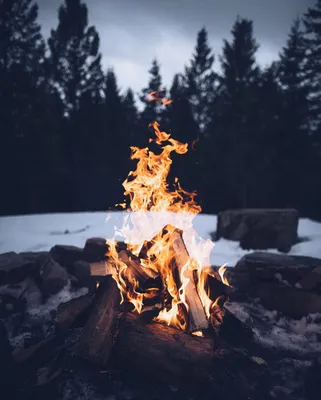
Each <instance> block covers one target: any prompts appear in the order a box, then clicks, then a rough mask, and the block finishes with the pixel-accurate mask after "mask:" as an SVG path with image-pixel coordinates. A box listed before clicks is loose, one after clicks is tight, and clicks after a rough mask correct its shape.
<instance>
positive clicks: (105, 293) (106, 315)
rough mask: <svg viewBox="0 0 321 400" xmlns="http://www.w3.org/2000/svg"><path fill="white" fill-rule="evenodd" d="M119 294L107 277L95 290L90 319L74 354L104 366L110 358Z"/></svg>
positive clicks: (116, 324)
mask: <svg viewBox="0 0 321 400" xmlns="http://www.w3.org/2000/svg"><path fill="white" fill-rule="evenodd" d="M119 304H120V293H119V289H118V287H117V284H116V281H115V280H114V279H113V278H112V277H111V276H108V277H106V279H105V280H104V281H103V282H101V284H100V285H99V288H98V290H97V294H96V299H95V303H94V306H93V309H92V311H91V314H90V317H89V319H88V321H87V323H86V325H85V327H84V329H83V331H82V332H81V335H80V337H79V339H78V342H77V343H76V345H75V347H74V353H75V354H76V355H77V356H79V357H81V358H85V359H87V360H90V361H92V362H93V363H95V364H98V365H101V366H104V365H105V364H106V363H107V361H108V359H109V356H110V351H111V349H112V346H113V343H114V340H115V336H116V333H117V326H118V310H119Z"/></svg>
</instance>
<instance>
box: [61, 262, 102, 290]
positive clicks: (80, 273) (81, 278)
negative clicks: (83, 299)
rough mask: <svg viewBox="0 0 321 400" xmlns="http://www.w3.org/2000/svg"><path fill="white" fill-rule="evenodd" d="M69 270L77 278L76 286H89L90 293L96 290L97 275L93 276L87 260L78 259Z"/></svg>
mask: <svg viewBox="0 0 321 400" xmlns="http://www.w3.org/2000/svg"><path fill="white" fill-rule="evenodd" d="M68 271H69V273H70V274H71V275H72V276H74V277H75V279H76V280H77V282H75V285H74V286H76V287H87V288H88V290H89V292H90V293H92V292H94V291H95V290H96V279H95V278H96V277H94V276H91V273H90V264H89V263H88V262H87V261H76V262H75V263H73V264H72V266H71V267H69V268H68Z"/></svg>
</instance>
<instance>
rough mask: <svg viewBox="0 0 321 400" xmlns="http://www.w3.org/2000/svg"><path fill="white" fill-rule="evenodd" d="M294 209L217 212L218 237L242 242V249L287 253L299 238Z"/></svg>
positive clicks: (297, 221) (297, 216) (297, 220)
mask: <svg viewBox="0 0 321 400" xmlns="http://www.w3.org/2000/svg"><path fill="white" fill-rule="evenodd" d="M298 223H299V214H298V212H297V211H296V210H294V209H239V210H226V211H222V212H220V213H219V214H218V219H217V230H216V240H218V239H220V238H224V239H229V240H235V241H239V242H240V245H241V247H242V248H243V249H278V250H279V251H282V252H285V253H287V252H288V251H290V249H291V247H292V245H293V244H295V243H296V242H297V240H298V236H297V230H298Z"/></svg>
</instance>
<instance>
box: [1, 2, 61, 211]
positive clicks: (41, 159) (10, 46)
mask: <svg viewBox="0 0 321 400" xmlns="http://www.w3.org/2000/svg"><path fill="white" fill-rule="evenodd" d="M37 17H38V7H37V5H36V4H35V2H34V1H32V0H21V1H10V0H3V1H1V2H0V103H1V108H0V120H1V146H0V148H1V154H0V159H1V161H0V170H1V172H2V174H3V179H2V180H1V181H2V187H3V191H4V192H5V193H7V196H5V198H4V199H3V200H4V201H3V203H2V206H3V210H2V212H6V213H19V212H34V211H38V212H39V211H45V210H46V209H47V208H46V207H48V206H49V203H48V202H47V201H48V198H47V199H44V195H43V193H44V192H45V191H46V188H45V182H46V181H49V180H48V179H47V178H48V176H47V175H46V174H48V172H49V170H50V169H51V166H52V165H50V161H51V160H52V158H51V157H48V153H49V148H50V146H51V145H53V143H54V142H55V138H54V133H55V132H54V129H55V126H56V125H55V122H54V121H52V118H51V117H52V116H53V115H54V107H52V108H51V106H53V102H52V100H53V99H51V98H50V96H49V94H48V93H47V91H46V89H47V88H46V85H45V82H46V81H45V79H44V78H45V77H44V73H45V69H44V60H45V43H44V40H43V38H42V35H41V29H40V25H39V24H38V22H37ZM55 148H56V146H53V147H52V148H51V149H50V151H51V154H52V156H53V155H54V154H56V153H55V150H54V149H55ZM57 151H58V150H57ZM55 161H56V163H57V160H55ZM57 164H58V163H57ZM8 169H9V170H10V173H8V172H7V171H8ZM21 193H24V196H23V197H22V196H21V195H20V194H21Z"/></svg>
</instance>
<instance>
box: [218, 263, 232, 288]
mask: <svg viewBox="0 0 321 400" xmlns="http://www.w3.org/2000/svg"><path fill="white" fill-rule="evenodd" d="M226 270H227V268H226V264H224V265H222V266H221V267H220V268H219V270H218V273H219V275H220V278H221V281H222V282H223V283H224V284H225V285H226V286H230V285H229V283H228V280H227V278H226V276H225V272H226Z"/></svg>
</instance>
